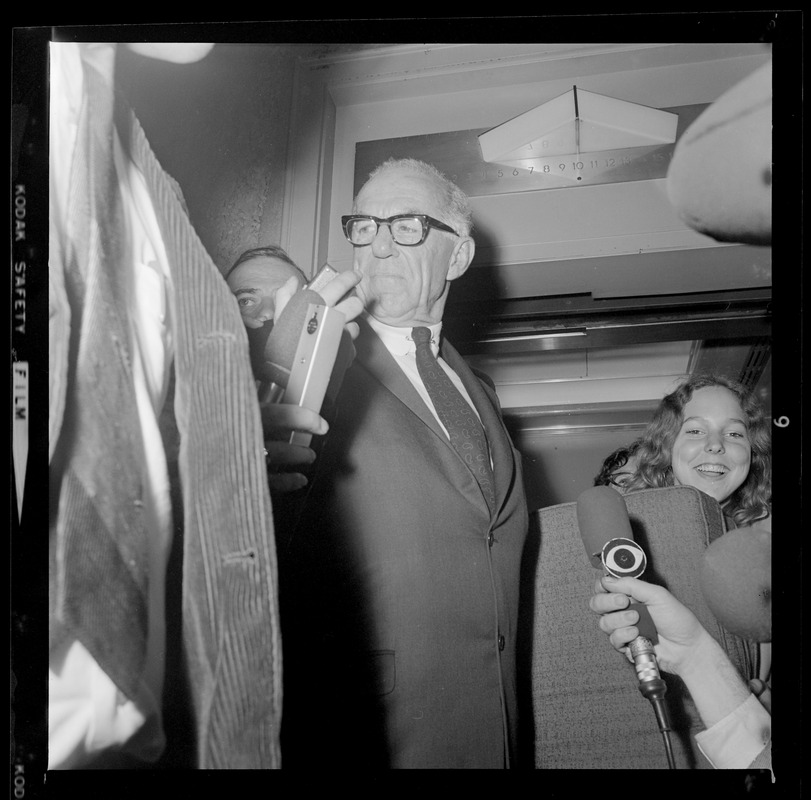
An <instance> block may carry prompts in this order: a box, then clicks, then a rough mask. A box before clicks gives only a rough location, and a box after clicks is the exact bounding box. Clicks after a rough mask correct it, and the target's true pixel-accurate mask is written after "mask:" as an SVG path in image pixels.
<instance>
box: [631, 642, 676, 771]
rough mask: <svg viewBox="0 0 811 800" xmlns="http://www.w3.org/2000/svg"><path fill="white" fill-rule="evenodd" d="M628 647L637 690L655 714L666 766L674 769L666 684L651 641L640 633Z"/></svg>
mask: <svg viewBox="0 0 811 800" xmlns="http://www.w3.org/2000/svg"><path fill="white" fill-rule="evenodd" d="M628 649H629V651H630V653H631V656H632V657H633V659H634V669H635V670H636V675H637V678H638V679H639V691H640V693H641V694H642V696H643V697H645V698H646V699H647V700H649V701H650V703H651V705H652V706H653V710H654V712H655V714H656V723H657V725H658V726H659V732H660V733H661V734H662V738H663V740H664V745H665V753H666V755H667V764H668V767H669V768H670V769H676V761H675V758H674V757H673V743H672V742H671V739H670V733H671V731H672V727H671V725H670V713H669V711H668V708H667V703H666V702H665V694H666V692H667V684H666V683H665V682H664V680H663V679H662V676H661V674H660V673H659V665H658V664H657V662H656V655H655V653H654V650H653V642H651V640H650V639H649V638H648V637H647V636H642V635H640V636H637V637H636V639H634V640H633V641H632V642H631V643H630V644H629V645H628Z"/></svg>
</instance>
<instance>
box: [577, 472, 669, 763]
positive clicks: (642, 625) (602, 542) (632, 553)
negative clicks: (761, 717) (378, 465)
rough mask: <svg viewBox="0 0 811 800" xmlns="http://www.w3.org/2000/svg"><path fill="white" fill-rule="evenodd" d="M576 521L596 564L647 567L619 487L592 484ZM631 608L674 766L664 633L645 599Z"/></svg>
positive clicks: (627, 570)
mask: <svg viewBox="0 0 811 800" xmlns="http://www.w3.org/2000/svg"><path fill="white" fill-rule="evenodd" d="M577 525H578V527H579V528H580V536H581V538H582V539H583V546H584V547H585V549H586V554H587V555H588V557H589V560H590V561H591V564H592V566H594V567H599V568H602V569H604V570H605V571H606V572H607V573H608V574H609V575H613V576H614V577H615V578H638V577H639V576H640V575H642V573H643V572H644V571H645V567H646V566H647V557H646V555H645V551H644V550H643V549H642V548H641V547H640V545H639V544H638V543H637V542H635V541H634V535H633V532H632V531H631V522H630V520H629V519H628V509H627V508H626V506H625V500H624V499H623V497H622V495H621V494H620V493H619V492H618V491H617V490H616V489H612V488H611V487H609V486H592V487H591V488H590V489H586V491H585V492H583V493H582V494H581V495H580V496H579V497H578V498H577ZM629 608H631V609H633V610H634V611H636V612H637V613H638V614H639V622H638V623H637V628H638V629H639V635H638V636H637V637H636V638H635V639H634V640H633V641H632V642H630V644H629V645H628V648H629V651H630V653H631V656H632V657H633V660H634V669H635V670H636V675H637V679H638V681H639V691H640V693H641V694H642V696H643V697H646V698H647V699H648V700H649V701H650V702H651V704H652V705H653V709H654V711H655V713H656V721H657V723H658V725H659V730H660V731H661V732H662V735H663V736H664V737H665V743H666V745H667V748H668V760H669V762H670V765H671V767H672V766H673V761H672V753H671V752H670V743H669V740H668V738H667V734H668V732H669V731H670V730H671V725H670V717H669V714H668V710H667V705H666V704H665V693H666V692H667V684H666V683H665V682H664V680H663V679H662V676H661V674H660V672H659V665H658V663H657V661H656V654H655V652H654V649H653V646H654V645H655V644H656V643H657V642H658V641H659V636H658V634H657V632H656V625H655V624H654V622H653V619H652V618H651V615H650V612H649V611H648V609H647V606H646V605H645V604H644V603H631V605H630V606H629Z"/></svg>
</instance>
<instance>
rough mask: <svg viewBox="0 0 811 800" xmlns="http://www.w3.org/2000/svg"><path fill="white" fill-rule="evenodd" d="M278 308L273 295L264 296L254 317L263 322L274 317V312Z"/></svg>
mask: <svg viewBox="0 0 811 800" xmlns="http://www.w3.org/2000/svg"><path fill="white" fill-rule="evenodd" d="M275 310H276V304H275V303H274V302H273V298H271V297H263V298H262V302H261V303H260V304H259V305H258V306H257V308H256V313H255V314H254V319H258V320H259V321H260V322H262V323H263V324H264V323H265V322H267V321H268V320H271V319H273V313H274V311H275Z"/></svg>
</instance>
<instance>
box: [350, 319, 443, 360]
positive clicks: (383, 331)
mask: <svg viewBox="0 0 811 800" xmlns="http://www.w3.org/2000/svg"><path fill="white" fill-rule="evenodd" d="M363 316H364V319H365V320H366V321H367V322H368V323H369V326H370V327H371V328H372V330H373V331H374V332H375V333H376V334H377V335H378V336H379V337H380V340H381V341H382V342H383V344H384V345H385V346H386V349H387V350H388V351H389V352H390V353H391V354H392V355H394V356H405V355H408V354H409V353H411V354H413V353H414V351H415V349H416V348H415V346H414V341H413V340H412V338H411V327H407V328H406V327H403V328H398V327H395V326H394V325H387V324H386V323H385V322H381V321H380V320H378V319H375V318H374V317H373V316H372V315H371V314H369V313H366V312H364V314H363ZM412 327H419V326H412ZM422 327H425V328H428V329H429V330H430V331H431V349H432V350H433V352H434V356H436V355H437V354H438V353H439V341H440V335H441V333H442V322H437V323H436V324H434V325H424V326H422Z"/></svg>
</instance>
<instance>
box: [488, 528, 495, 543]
mask: <svg viewBox="0 0 811 800" xmlns="http://www.w3.org/2000/svg"><path fill="white" fill-rule="evenodd" d="M494 541H495V536H493V531H490V533H488V534H487V546H488V547H492V546H493V542H494Z"/></svg>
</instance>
